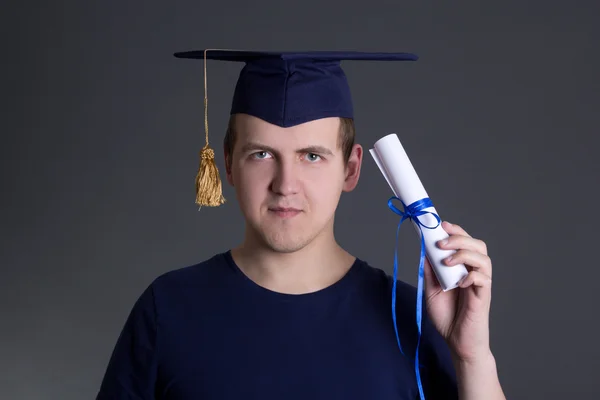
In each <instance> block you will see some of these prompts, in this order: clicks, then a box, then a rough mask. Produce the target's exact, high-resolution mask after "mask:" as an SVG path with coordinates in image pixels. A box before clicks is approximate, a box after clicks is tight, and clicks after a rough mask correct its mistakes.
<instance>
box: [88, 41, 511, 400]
mask: <svg viewBox="0 0 600 400" xmlns="http://www.w3.org/2000/svg"><path fill="white" fill-rule="evenodd" d="M177 56H178V57H182V58H203V57H206V58H214V59H221V60H231V61H243V62H245V63H246V65H245V67H244V68H243V70H242V72H241V74H240V77H239V80H238V83H237V86H236V90H235V94H234V99H233V105H232V109H231V120H230V125H229V129H228V133H227V135H226V138H225V146H224V156H225V164H226V177H227V182H228V183H229V184H230V185H232V186H233V187H234V188H235V192H236V197H237V201H238V203H239V206H240V207H241V211H242V213H243V216H244V218H245V221H246V227H245V237H244V240H243V242H242V243H240V244H239V245H238V246H237V247H235V248H232V249H231V250H227V251H224V252H222V253H217V254H215V255H214V256H213V257H211V258H209V259H207V260H204V261H202V262H200V263H198V264H196V265H193V266H189V267H186V268H181V269H176V270H173V271H170V272H168V273H165V274H163V275H162V276H160V277H158V278H157V279H156V280H154V281H153V282H152V284H151V285H150V286H149V287H148V288H147V289H146V290H145V291H144V292H143V293H142V295H141V296H140V298H139V299H138V301H137V302H136V304H135V305H134V307H133V309H132V311H131V314H130V315H129V318H128V319H127V322H126V324H125V326H124V328H123V331H122V332H121V335H120V336H119V338H118V341H117V343H116V346H115V349H114V351H113V353H112V356H111V359H110V362H109V364H108V367H107V370H106V373H105V376H104V379H103V381H102V385H101V388H100V391H99V393H98V396H97V399H100V400H102V399H180V400H187V399H190V400H191V399H194V400H200V399H203V400H204V399H236V400H237V399H242V398H243V399H261V400H271V399H278V400H279V399H327V400H330V399H338V398H339V399H386V400H390V399H415V398H419V396H421V397H422V398H423V397H424V398H427V399H457V398H458V399H461V400H471V399H486V400H493V399H503V398H504V395H503V393H502V389H501V387H500V384H499V380H498V375H497V372H496V364H495V360H494V356H493V354H492V352H491V350H490V346H489V329H488V316H489V308H490V301H491V276H492V267H491V260H490V258H489V257H488V255H487V250H486V246H485V243H484V242H483V241H481V240H479V239H475V238H473V237H471V236H470V235H469V234H468V233H467V232H466V231H465V230H464V229H462V228H461V227H460V226H458V225H450V224H448V223H444V225H443V228H444V229H445V230H446V231H447V232H448V234H449V235H450V237H449V239H448V241H447V243H439V246H441V247H442V248H445V249H454V250H456V253H455V254H454V257H453V258H452V260H448V261H447V264H448V265H454V264H456V263H464V264H465V265H467V266H468V267H469V269H470V273H469V275H468V276H467V278H466V279H464V281H463V282H462V283H461V285H460V287H459V288H457V289H454V290H451V291H448V292H443V291H442V290H441V288H440V286H439V284H438V282H437V281H436V278H435V276H434V275H433V273H432V270H431V266H430V264H429V262H428V261H426V262H425V267H426V269H425V295H424V297H423V298H424V299H425V304H424V310H426V312H425V315H424V319H423V325H422V335H421V336H420V342H418V339H419V337H418V332H417V326H416V324H415V322H414V321H415V307H416V291H415V289H414V288H413V287H412V286H409V285H408V284H405V283H402V282H398V288H397V293H396V327H397V329H398V338H397V337H396V333H395V327H394V322H393V320H392V318H391V315H390V304H391V298H392V297H391V295H392V293H391V292H392V283H393V281H392V278H390V277H389V276H388V275H387V274H385V273H384V272H383V271H382V270H381V269H377V268H375V267H373V266H371V265H369V264H368V263H367V262H366V261H364V260H361V259H358V258H357V257H355V256H353V255H352V254H351V253H350V252H348V251H347V250H345V249H343V248H342V247H341V246H340V245H339V244H338V243H337V242H336V239H335V237H334V233H333V232H334V214H335V211H336V208H337V204H338V201H339V198H340V196H341V194H342V193H343V192H349V191H351V190H353V189H354V188H355V186H356V184H357V182H358V179H359V176H360V170H361V165H362V161H363V149H362V147H361V146H360V145H359V144H356V143H355V140H354V128H353V122H352V118H353V111H352V104H351V98H350V94H349V89H348V86H347V83H346V78H345V75H344V73H343V71H342V70H341V68H340V66H339V61H340V60H341V59H373V60H380V59H385V60H411V59H415V57H414V56H412V55H407V54H381V53H375V54H367V53H360V54H358V53H344V54H340V53H308V54H307V53H253V52H227V51H225V52H222V51H221V52H219V51H215V52H206V51H199V52H189V53H178V54H177ZM205 62H206V60H205ZM207 145H208V133H207ZM204 150H207V147H205V149H204ZM212 157H213V154H212V153H211V152H210V151H204V152H203V164H202V166H201V173H200V174H199V177H200V181H201V182H199V183H198V190H199V192H201V193H199V195H198V199H204V200H203V201H200V200H199V204H209V205H216V204H221V203H222V200H223V199H222V196H221V195H220V192H219V190H218V189H219V187H220V183H219V182H216V181H215V177H214V176H209V175H211V172H210V168H211V167H210V165H209V163H207V160H208V161H210V159H211V158H212ZM213 172H214V167H213ZM211 185H212V186H211ZM211 191H212V193H208V192H211ZM209 198H212V203H211V202H210V201H208V200H207V199H209ZM205 201H206V202H205ZM215 203H216V204H215ZM398 340H400V341H401V343H402V350H403V352H401V351H400V349H399V348H398ZM417 343H419V347H418V349H419V357H418V360H417V361H418V367H416V366H415V358H416V350H417ZM417 372H418V374H417Z"/></svg>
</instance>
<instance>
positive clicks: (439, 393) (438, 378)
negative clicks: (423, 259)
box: [363, 261, 457, 399]
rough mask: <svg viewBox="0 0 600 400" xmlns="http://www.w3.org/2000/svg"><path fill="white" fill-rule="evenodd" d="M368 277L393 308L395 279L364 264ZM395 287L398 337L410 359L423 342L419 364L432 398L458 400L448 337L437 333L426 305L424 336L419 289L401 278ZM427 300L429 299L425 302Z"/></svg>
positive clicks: (423, 307)
mask: <svg viewBox="0 0 600 400" xmlns="http://www.w3.org/2000/svg"><path fill="white" fill-rule="evenodd" d="M363 265H364V270H365V271H366V274H365V276H367V280H368V281H370V282H371V283H372V284H374V286H373V287H375V288H376V290H377V291H380V292H383V293H382V294H381V296H382V298H384V301H385V302H384V303H383V305H384V307H388V306H389V307H390V320H391V319H392V318H391V306H392V292H393V290H394V278H393V276H391V275H390V274H388V273H387V272H385V271H383V270H382V269H380V268H377V267H374V266H372V265H370V264H369V263H368V262H366V261H363ZM395 283H396V285H395V291H396V301H395V314H396V325H397V328H398V334H399V337H400V341H401V343H402V347H403V349H404V351H407V353H408V356H409V357H414V356H415V350H416V346H417V344H418V343H419V364H420V366H421V367H420V369H421V376H422V378H423V384H424V385H425V387H426V393H430V394H432V395H433V397H432V398H448V399H454V398H456V390H457V389H456V388H457V386H456V375H455V371H454V366H453V363H452V357H451V353H450V349H449V347H448V345H447V343H446V341H445V340H444V338H443V337H442V336H441V335H440V333H439V332H438V331H437V329H436V328H435V326H434V325H433V323H432V321H431V320H430V318H429V315H428V314H427V307H426V304H425V303H424V304H423V305H422V308H421V310H422V323H421V337H420V339H419V336H418V327H417V287H416V286H415V285H412V284H410V283H408V282H405V281H402V280H399V279H397V280H396V282H395ZM424 301H425V299H424Z"/></svg>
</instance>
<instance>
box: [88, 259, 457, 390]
mask: <svg viewBox="0 0 600 400" xmlns="http://www.w3.org/2000/svg"><path fill="white" fill-rule="evenodd" d="M324 268H325V266H324ZM391 290H392V278H391V277H390V276H389V275H387V274H386V273H385V272H383V271H382V270H380V269H377V268H374V267H372V266H370V265H369V264H368V263H367V262H365V261H363V260H361V259H357V260H356V262H355V263H354V264H353V266H352V267H351V269H350V270H349V271H348V273H347V274H346V275H345V276H344V277H343V278H342V279H340V280H339V281H338V282H336V283H335V284H333V285H331V286H329V287H327V288H325V289H323V290H320V291H317V292H313V293H309V294H301V295H290V294H282V293H277V292H274V291H271V290H268V289H266V288H263V287H261V286H259V285H257V284H256V283H254V282H253V281H251V280H250V279H249V278H248V277H247V276H246V275H245V274H244V273H243V272H242V271H241V270H240V269H239V268H238V266H237V265H236V264H235V262H234V260H233V258H232V256H231V252H230V251H226V252H223V253H220V254H217V255H215V256H213V257H211V258H210V259H207V260H205V261H203V262H201V263H199V264H197V265H193V266H188V267H185V268H180V269H176V270H173V271H170V272H167V273H165V274H163V275H161V276H159V277H158V278H157V279H155V280H154V281H153V282H152V284H151V285H149V287H148V288H147V289H146V290H145V291H144V292H143V293H142V294H141V296H140V297H139V299H138V300H137V301H136V303H135V305H134V306H133V309H132V310H131V313H130V315H129V317H128V319H127V321H126V323H125V326H124V327H123V330H122V332H121V334H120V336H119V338H118V340H117V343H116V346H115V348H114V351H113V353H112V355H111V358H110V361H109V363H108V366H107V369H106V373H105V375H104V379H103V381H102V384H101V387H100V390H99V393H98V396H97V399H98V400H105V399H106V400H108V399H139V400H142V399H144V400H146V399H177V400H213V399H232V400H240V399H245V400H253V399H257V400H258V399H260V400H282V399H286V400H294V399H302V400H306V399H312V400H317V399H327V400H332V399H361V400H362V399H370V400H371V399H373V400H376V399H382V400H383V399H385V400H391V399H398V400H400V399H411V400H414V399H418V398H419V392H418V387H417V381H416V375H415V371H414V362H413V360H414V358H413V357H414V353H415V347H416V343H417V326H416V319H415V301H416V289H415V288H414V287H413V286H410V285H408V284H406V283H403V282H399V283H398V292H397V306H396V312H397V324H398V330H399V335H400V341H401V344H402V348H403V350H404V352H405V355H402V353H400V349H399V348H398V343H397V340H396V335H395V331H394V326H393V320H392V312H391V309H392V308H391ZM422 330H423V335H422V338H421V347H420V350H419V361H420V363H421V369H420V371H421V380H422V383H423V388H424V392H425V396H426V398H427V399H431V400H433V399H456V398H458V395H457V387H456V377H455V372H454V370H453V365H452V362H451V358H450V353H449V350H448V347H447V346H446V343H445V342H444V340H443V339H442V338H441V336H440V335H439V334H438V333H437V331H436V330H435V328H434V327H433V326H432V325H431V323H430V321H429V320H428V319H427V316H426V315H424V317H423V328H422Z"/></svg>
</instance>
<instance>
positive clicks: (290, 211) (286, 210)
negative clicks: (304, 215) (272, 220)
mask: <svg viewBox="0 0 600 400" xmlns="http://www.w3.org/2000/svg"><path fill="white" fill-rule="evenodd" d="M269 212H271V213H273V214H275V215H276V216H278V217H280V218H290V217H294V216H296V215H298V214H300V213H301V212H302V210H298V209H297V208H291V207H273V208H269Z"/></svg>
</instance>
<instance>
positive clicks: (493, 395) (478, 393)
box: [454, 352, 506, 400]
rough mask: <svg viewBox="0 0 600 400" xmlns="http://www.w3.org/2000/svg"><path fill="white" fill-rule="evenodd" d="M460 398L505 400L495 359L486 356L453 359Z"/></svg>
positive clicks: (491, 355) (491, 356)
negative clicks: (467, 359) (472, 358)
mask: <svg viewBox="0 0 600 400" xmlns="http://www.w3.org/2000/svg"><path fill="white" fill-rule="evenodd" d="M454 368H455V369H456V376H457V379H458V394H459V396H458V397H459V399H460V400H483V399H485V400H506V397H505V396H504V392H503V391H502V387H501V386H500V380H499V378H498V371H497V368H496V359H495V358H494V356H493V354H492V353H491V352H490V353H489V355H488V356H486V357H484V358H481V359H479V360H474V361H470V362H468V361H464V360H458V359H456V358H455V359H454Z"/></svg>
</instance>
